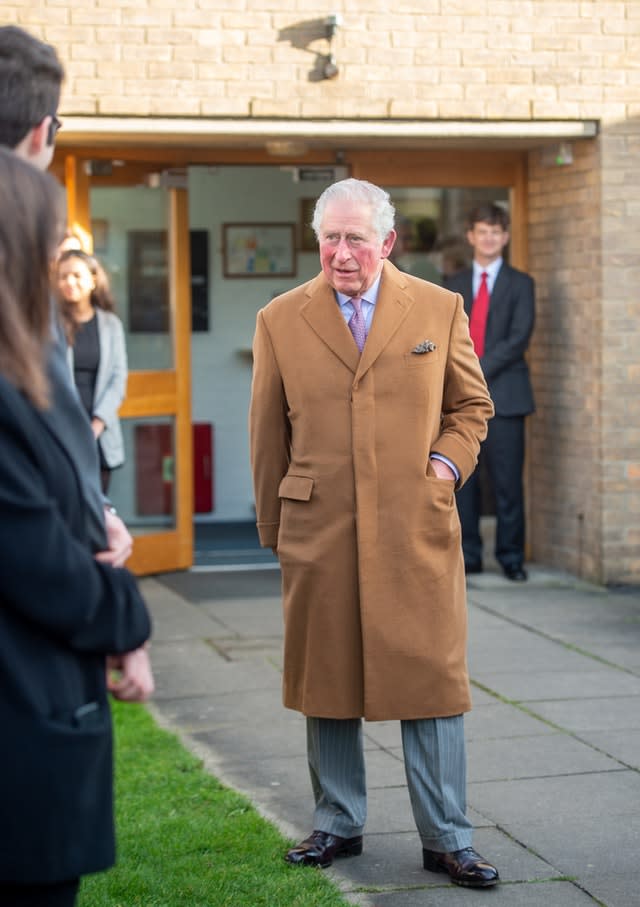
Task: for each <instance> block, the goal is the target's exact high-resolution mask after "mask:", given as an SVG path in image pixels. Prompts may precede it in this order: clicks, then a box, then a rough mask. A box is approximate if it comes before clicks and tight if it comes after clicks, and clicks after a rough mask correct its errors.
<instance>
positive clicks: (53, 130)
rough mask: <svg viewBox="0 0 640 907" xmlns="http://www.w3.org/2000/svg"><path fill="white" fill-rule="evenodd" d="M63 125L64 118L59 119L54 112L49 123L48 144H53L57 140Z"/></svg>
mask: <svg viewBox="0 0 640 907" xmlns="http://www.w3.org/2000/svg"><path fill="white" fill-rule="evenodd" d="M61 127H62V120H59V119H58V117H57V116H56V115H55V113H54V114H53V116H52V117H51V122H50V123H49V132H48V133H47V145H53V143H54V142H55V140H56V135H57V134H58V130H59V129H60V128H61Z"/></svg>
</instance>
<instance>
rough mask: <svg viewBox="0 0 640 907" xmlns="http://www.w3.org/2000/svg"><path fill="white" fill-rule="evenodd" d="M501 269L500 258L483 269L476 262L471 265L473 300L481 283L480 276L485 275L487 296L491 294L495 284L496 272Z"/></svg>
mask: <svg viewBox="0 0 640 907" xmlns="http://www.w3.org/2000/svg"><path fill="white" fill-rule="evenodd" d="M501 267H502V257H500V258H496V260H495V261H492V262H491V263H490V264H488V265H486V267H483V266H482V265H479V264H478V262H477V261H474V263H473V298H474V299H475V298H476V296H477V293H478V290H479V289H480V284H481V282H482V275H483V274H484V273H486V275H487V289H488V290H489V296H491V294H492V293H493V288H494V286H495V284H496V279H497V277H498V271H499V270H500V268H501Z"/></svg>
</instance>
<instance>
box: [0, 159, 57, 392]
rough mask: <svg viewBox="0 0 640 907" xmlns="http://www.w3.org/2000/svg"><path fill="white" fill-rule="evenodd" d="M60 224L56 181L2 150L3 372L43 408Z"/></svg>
mask: <svg viewBox="0 0 640 907" xmlns="http://www.w3.org/2000/svg"><path fill="white" fill-rule="evenodd" d="M62 223H63V195H62V189H61V187H60V185H59V184H58V183H57V182H56V180H55V179H54V178H53V177H52V176H50V175H49V174H47V173H43V172H41V171H40V170H38V169H37V168H36V167H34V166H33V165H31V164H29V163H27V162H26V161H23V160H21V159H20V158H19V157H18V156H17V155H16V154H13V152H11V151H9V150H8V149H6V148H0V371H1V372H2V374H3V375H4V376H5V377H6V378H7V379H8V380H9V381H11V383H12V384H15V386H16V387H18V388H19V389H20V390H22V391H23V392H24V393H25V394H26V395H27V397H28V398H29V399H30V400H31V401H32V403H34V404H35V405H36V406H38V407H39V408H45V407H46V405H47V402H48V382H47V379H46V375H45V354H46V348H47V345H48V342H49V341H50V338H51V299H50V265H49V263H50V261H51V257H52V255H53V254H54V253H55V247H56V243H57V241H58V233H59V230H60V227H61V225H62Z"/></svg>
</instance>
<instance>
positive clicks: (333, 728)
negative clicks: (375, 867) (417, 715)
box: [307, 715, 472, 852]
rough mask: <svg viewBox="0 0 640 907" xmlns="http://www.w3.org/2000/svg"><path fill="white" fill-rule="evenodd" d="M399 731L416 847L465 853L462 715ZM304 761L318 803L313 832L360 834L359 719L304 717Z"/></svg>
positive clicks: (363, 800)
mask: <svg viewBox="0 0 640 907" xmlns="http://www.w3.org/2000/svg"><path fill="white" fill-rule="evenodd" d="M400 725H401V731H402V749H403V753H404V767H405V773H406V777H407V786H408V788H409V796H410V799H411V807H412V809H413V816H414V819H415V823H416V826H417V828H418V833H419V835H420V839H421V841H422V846H423V847H426V848H427V849H428V850H437V851H442V852H447V851H452V850H461V849H462V848H463V847H469V846H470V844H471V834H472V826H471V823H470V822H469V820H468V819H467V817H466V815H465V811H466V755H465V742H464V719H463V716H462V715H455V716H454V717H452V718H421V719H416V720H412V721H401V722H400ZM307 757H308V760H309V772H310V775H311V786H312V788H313V795H314V797H315V803H316V808H315V813H314V824H313V827H314V829H316V830H318V831H325V832H327V833H329V834H334V835H339V836H340V837H342V838H352V837H355V836H356V835H360V834H362V831H363V829H364V824H365V820H366V817H367V789H366V781H365V764H364V752H363V744H362V721H361V719H360V718H347V719H334V718H307Z"/></svg>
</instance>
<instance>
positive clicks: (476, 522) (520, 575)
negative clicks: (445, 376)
mask: <svg viewBox="0 0 640 907" xmlns="http://www.w3.org/2000/svg"><path fill="white" fill-rule="evenodd" d="M467 226H468V229H467V234H466V235H467V241H468V242H469V244H470V245H471V247H472V248H473V253H474V256H473V264H472V266H471V267H470V268H467V269H466V270H463V271H460V272H458V273H457V274H454V275H452V276H451V277H449V278H448V279H447V280H446V286H447V288H448V289H449V290H453V291H454V292H455V293H460V294H461V295H462V297H463V298H464V307H465V311H466V312H467V315H468V316H469V331H470V333H471V338H472V340H473V342H474V346H475V349H476V353H477V355H478V358H479V359H480V365H481V367H482V371H483V374H484V377H485V379H486V382H487V385H488V387H489V393H490V394H491V399H492V400H493V405H494V407H495V416H494V417H493V419H491V421H490V422H489V431H488V434H487V437H486V439H485V441H483V443H482V445H481V448H480V458H479V464H482V463H484V464H485V466H486V470H487V474H488V476H489V479H490V481H491V485H492V488H493V493H494V497H495V503H496V546H495V554H496V559H497V560H498V562H499V564H500V565H501V567H502V569H503V571H504V574H505V576H506V577H507V579H510V580H514V581H515V582H523V581H524V580H526V579H527V573H526V570H525V569H524V546H525V514H524V493H523V486H522V472H523V466H524V422H525V417H526V416H528V415H529V414H530V413H532V412H533V411H534V408H535V406H534V400H533V390H532V388H531V381H530V378H529V368H528V366H527V363H526V361H525V358H524V356H525V353H526V351H527V347H528V346H529V340H530V338H531V333H532V331H533V326H534V319H535V290H534V283H533V280H532V279H531V277H529V275H528V274H525V273H524V272H523V271H518V270H516V268H512V267H511V266H510V265H508V264H507V263H506V262H505V261H504V260H503V258H502V252H503V249H504V248H505V246H506V245H507V243H508V242H509V216H508V214H507V212H506V211H505V210H504V209H503V208H501V207H500V206H499V205H495V204H491V203H488V204H484V205H480V206H479V207H477V208H476V209H475V210H474V211H472V212H471V214H470V216H469V218H468V223H467ZM483 275H486V276H484V277H483ZM483 310H484V311H483ZM456 501H457V504H458V513H459V515H460V522H461V524H462V547H463V551H464V562H465V570H466V572H467V573H480V572H481V571H482V538H481V535H480V529H479V526H480V512H481V494H480V483H479V468H478V469H476V471H475V473H474V474H473V475H472V476H471V478H470V479H469V480H468V481H467V483H466V484H465V485H464V487H463V488H461V489H460V490H459V491H458V492H457V493H456Z"/></svg>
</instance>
